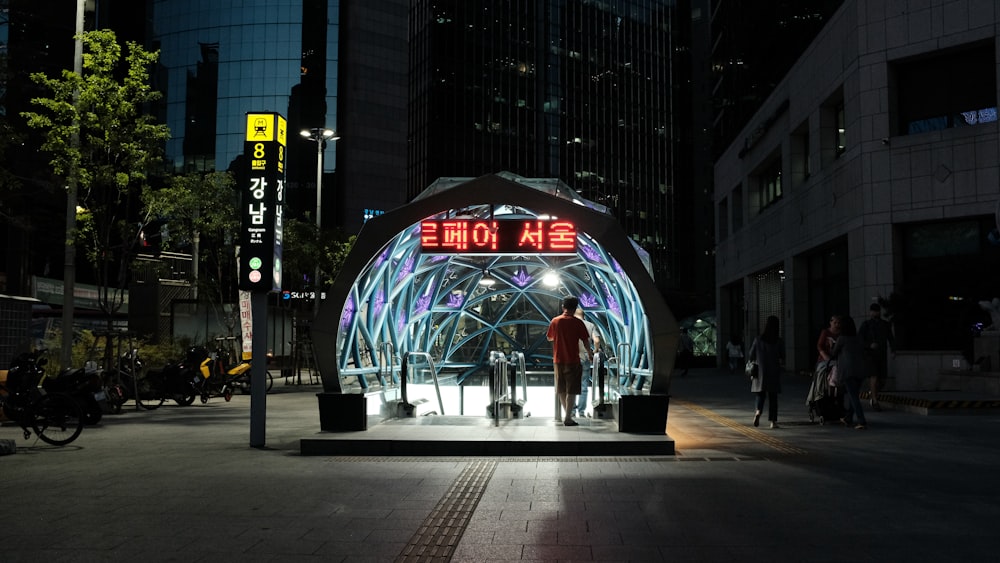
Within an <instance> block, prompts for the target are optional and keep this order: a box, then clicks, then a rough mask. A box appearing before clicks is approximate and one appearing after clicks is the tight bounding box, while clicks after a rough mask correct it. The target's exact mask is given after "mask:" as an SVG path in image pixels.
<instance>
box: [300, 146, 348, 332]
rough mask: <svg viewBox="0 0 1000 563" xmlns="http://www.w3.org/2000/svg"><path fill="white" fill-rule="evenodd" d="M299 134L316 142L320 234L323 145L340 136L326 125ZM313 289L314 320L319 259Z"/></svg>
mask: <svg viewBox="0 0 1000 563" xmlns="http://www.w3.org/2000/svg"><path fill="white" fill-rule="evenodd" d="M299 135H302V137H303V138H305V139H309V140H310V141H315V142H316V234H317V236H318V235H319V233H320V229H322V227H323V221H322V213H323V146H324V145H325V144H326V142H327V141H336V140H337V139H339V138H340V137H339V136H337V133H336V132H335V131H334V130H333V129H327V128H325V127H313V128H312V129H303V130H302V131H299ZM313 289H314V290H315V292H316V302H315V304H314V306H313V307H314V308H313V320H315V319H316V316H317V315H319V303H320V293H321V291H320V285H319V260H317V261H316V275H315V277H314V278H313Z"/></svg>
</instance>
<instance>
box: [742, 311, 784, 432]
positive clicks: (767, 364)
mask: <svg viewBox="0 0 1000 563" xmlns="http://www.w3.org/2000/svg"><path fill="white" fill-rule="evenodd" d="M747 359H748V360H750V361H756V362H757V376H756V377H752V378H751V379H750V392H751V393H756V395H757V400H756V409H755V410H754V415H753V425H754V426H760V415H761V412H762V411H763V410H764V401H765V399H766V400H767V402H768V409H767V419H768V420H769V421H771V428H778V427H779V426H778V393H781V364H782V362H783V361H784V359H785V346H784V344H783V343H782V342H781V338H780V337H779V336H778V317H775V316H774V315H772V316H770V317H768V318H767V322H766V323H765V324H764V331H763V332H761V333H760V336H758V337H757V338H755V339H754V341H753V344H752V345H750V352H749V353H748V354H747Z"/></svg>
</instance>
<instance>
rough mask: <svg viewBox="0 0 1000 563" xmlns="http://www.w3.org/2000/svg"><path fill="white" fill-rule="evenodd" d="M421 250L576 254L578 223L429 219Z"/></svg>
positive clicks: (423, 228) (424, 224)
mask: <svg viewBox="0 0 1000 563" xmlns="http://www.w3.org/2000/svg"><path fill="white" fill-rule="evenodd" d="M420 250H421V251H423V252H426V253H429V254H576V225H574V224H573V223H572V222H571V221H563V220H555V221H552V220H542V219H435V220H431V219H428V220H426V221H422V222H421V223H420Z"/></svg>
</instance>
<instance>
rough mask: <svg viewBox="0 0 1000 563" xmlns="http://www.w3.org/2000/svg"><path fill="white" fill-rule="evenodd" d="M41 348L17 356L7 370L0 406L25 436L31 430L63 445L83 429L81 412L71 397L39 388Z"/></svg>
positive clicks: (42, 438)
mask: <svg viewBox="0 0 1000 563" xmlns="http://www.w3.org/2000/svg"><path fill="white" fill-rule="evenodd" d="M43 352H44V351H37V352H29V353H26V354H21V355H20V356H18V357H17V358H16V359H15V360H14V363H13V364H12V365H11V368H10V370H9V371H8V372H7V383H6V384H0V409H2V410H3V413H4V415H5V416H6V417H7V418H8V419H10V420H12V421H14V422H16V423H17V424H18V425H19V426H20V427H21V430H22V431H23V432H24V439H25V440H27V439H29V438H31V433H32V431H34V433H35V435H36V436H38V437H39V438H40V439H41V440H42V441H43V442H46V443H48V444H51V445H53V446H65V445H66V444H69V443H70V442H72V441H73V440H76V439H77V437H78V436H80V432H82V431H83V424H84V414H83V411H82V409H81V408H80V405H79V404H78V403H77V402H76V401H74V400H73V398H72V397H70V396H69V395H66V394H63V393H47V392H46V391H45V389H44V388H42V383H43V381H44V379H45V372H44V370H43V369H42V368H43V367H44V366H45V364H46V362H47V360H46V359H45V358H41V357H40V356H41V354H42V353H43Z"/></svg>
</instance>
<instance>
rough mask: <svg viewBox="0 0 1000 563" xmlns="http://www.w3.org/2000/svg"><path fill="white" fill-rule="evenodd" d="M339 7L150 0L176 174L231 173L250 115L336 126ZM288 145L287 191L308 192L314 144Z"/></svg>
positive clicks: (319, 0) (295, 126) (292, 1)
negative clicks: (302, 188)
mask: <svg viewBox="0 0 1000 563" xmlns="http://www.w3.org/2000/svg"><path fill="white" fill-rule="evenodd" d="M339 4H340V3H339V1H337V0H278V1H275V0H243V1H242V2H235V1H228V0H226V1H219V2H201V1H198V0H154V1H153V3H152V12H151V13H150V17H149V21H150V22H152V47H153V48H156V49H159V50H160V68H159V70H158V72H157V74H156V82H157V87H158V88H160V89H161V90H162V91H163V92H164V93H165V96H164V106H163V108H162V113H163V115H162V116H161V119H162V121H163V122H164V123H166V124H167V125H168V126H169V127H170V131H171V134H172V138H171V139H170V141H169V142H168V143H167V147H166V154H167V159H168V162H169V165H170V166H171V167H172V169H173V171H174V172H175V173H177V172H205V171H212V170H226V169H229V168H231V167H232V165H233V163H234V161H235V160H236V159H237V157H239V156H240V155H241V154H242V152H243V132H244V129H245V126H246V117H245V115H246V113H247V112H278V113H280V114H282V115H284V116H286V117H287V118H288V127H289V131H292V132H297V131H299V130H300V129H303V128H310V127H333V126H335V125H336V123H337V115H336V112H337V103H336V96H337V88H336V79H337V59H338V57H337V45H338V42H337V38H338V21H339V20H338V16H339V13H340V9H339ZM293 137H294V139H293ZM289 139H290V140H291V141H292V143H293V145H292V146H290V147H289V154H288V160H287V164H288V171H289V178H288V182H289V187H290V188H292V189H294V188H295V187H296V186H297V185H299V184H309V185H311V186H312V187H313V188H314V187H315V183H314V182H315V175H316V174H315V170H316V168H315V162H316V161H315V158H316V156H315V153H316V151H315V144H313V143H309V142H308V141H303V140H300V139H299V138H298V135H297V134H296V135H290V136H289ZM297 145H302V146H297ZM309 147H313V149H311V150H310V149H309ZM296 149H298V150H296ZM334 150H335V145H334V144H332V143H331V144H329V145H328V146H327V148H326V151H327V153H326V155H325V157H326V158H325V159H324V164H325V167H326V170H332V168H333V167H334V166H335V158H334V154H333V151H334ZM310 181H311V182H312V184H310Z"/></svg>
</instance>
